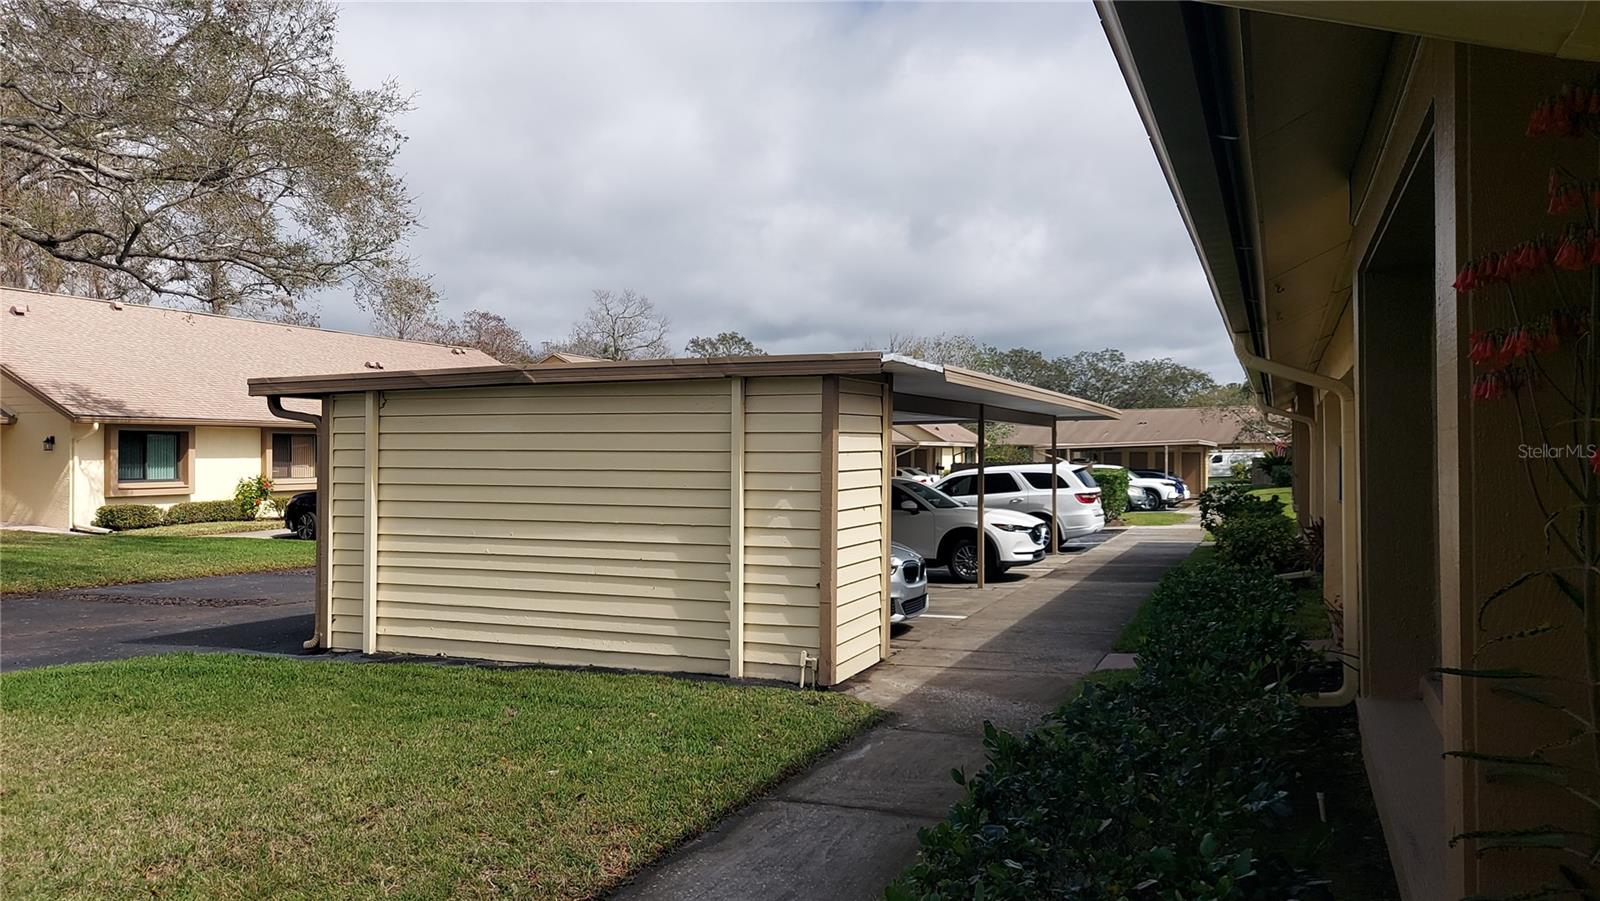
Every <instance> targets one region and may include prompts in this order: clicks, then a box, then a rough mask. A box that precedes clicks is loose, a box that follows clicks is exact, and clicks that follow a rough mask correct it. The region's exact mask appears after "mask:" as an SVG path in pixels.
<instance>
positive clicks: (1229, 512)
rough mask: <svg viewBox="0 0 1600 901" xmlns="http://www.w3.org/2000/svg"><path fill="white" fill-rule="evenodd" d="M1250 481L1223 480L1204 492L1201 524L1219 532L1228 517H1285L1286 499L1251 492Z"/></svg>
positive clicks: (1202, 494) (1201, 499)
mask: <svg viewBox="0 0 1600 901" xmlns="http://www.w3.org/2000/svg"><path fill="white" fill-rule="evenodd" d="M1250 491H1251V486H1250V483H1249V482H1222V483H1219V484H1216V485H1213V486H1211V487H1210V488H1207V489H1206V490H1205V491H1203V492H1201V494H1200V525H1202V526H1204V527H1205V529H1206V531H1208V532H1210V533H1211V534H1213V535H1215V534H1217V530H1218V529H1220V528H1221V527H1222V523H1223V522H1224V521H1225V520H1228V519H1243V518H1247V517H1251V516H1276V517H1278V518H1279V519H1284V518H1285V517H1284V515H1283V501H1282V499H1280V498H1276V497H1262V496H1261V495H1259V494H1251V493H1250Z"/></svg>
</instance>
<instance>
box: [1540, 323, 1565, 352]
mask: <svg viewBox="0 0 1600 901" xmlns="http://www.w3.org/2000/svg"><path fill="white" fill-rule="evenodd" d="M1560 346H1561V338H1560V337H1559V336H1558V335H1556V330H1555V327H1554V326H1550V327H1547V328H1545V330H1544V331H1542V332H1540V333H1539V334H1537V335H1534V336H1533V352H1534V353H1537V354H1547V353H1550V352H1551V351H1553V350H1555V349H1556V348H1558V347H1560Z"/></svg>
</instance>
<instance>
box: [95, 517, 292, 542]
mask: <svg viewBox="0 0 1600 901" xmlns="http://www.w3.org/2000/svg"><path fill="white" fill-rule="evenodd" d="M268 529H277V530H282V529H283V520H281V519H249V520H241V521H238V522H185V523H179V524H178V525H175V526H155V527H154V528H149V529H136V530H133V531H130V532H123V533H122V535H121V537H124V538H161V537H164V536H170V535H177V536H180V537H186V538H193V537H195V536H198V535H233V534H236V533H239V532H265V531H266V530H268Z"/></svg>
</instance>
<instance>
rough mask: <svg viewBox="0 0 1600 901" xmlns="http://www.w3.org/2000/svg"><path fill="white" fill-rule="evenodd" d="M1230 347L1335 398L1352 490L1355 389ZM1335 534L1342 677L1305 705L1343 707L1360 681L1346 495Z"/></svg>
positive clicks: (1250, 362)
mask: <svg viewBox="0 0 1600 901" xmlns="http://www.w3.org/2000/svg"><path fill="white" fill-rule="evenodd" d="M1234 350H1235V353H1237V355H1238V357H1239V362H1240V363H1243V364H1244V367H1245V368H1246V369H1253V370H1255V371H1256V372H1263V373H1266V374H1267V375H1275V376H1279V377H1281V378H1284V379H1287V380H1289V381H1291V382H1299V383H1300V384H1302V385H1306V386H1308V387H1311V388H1320V389H1322V390H1323V391H1327V392H1328V393H1329V394H1332V395H1333V396H1334V397H1337V398H1338V399H1339V441H1340V443H1341V444H1342V445H1343V447H1344V453H1343V454H1342V455H1341V459H1342V462H1343V464H1344V469H1345V471H1346V472H1347V473H1348V474H1349V475H1348V477H1346V478H1345V480H1344V484H1345V486H1346V490H1347V491H1354V490H1355V486H1356V485H1357V484H1359V482H1358V481H1357V479H1356V478H1355V475H1356V461H1357V456H1358V455H1357V454H1356V416H1355V412H1356V395H1355V391H1353V390H1352V389H1351V388H1350V386H1349V385H1346V384H1345V383H1344V382H1341V381H1339V380H1338V379H1335V378H1329V377H1328V376H1325V375H1323V374H1322V373H1320V372H1311V371H1310V370H1306V369H1298V368H1296V367H1294V366H1288V365H1285V364H1283V363H1279V362H1277V361H1276V360H1269V359H1267V358H1266V357H1258V356H1256V355H1255V354H1253V353H1249V352H1248V351H1245V350H1244V349H1243V348H1240V347H1238V345H1237V344H1235V347H1234ZM1257 403H1260V400H1259V399H1257ZM1284 415H1285V416H1289V417H1290V418H1291V419H1293V418H1295V416H1299V415H1302V414H1293V415H1291V414H1289V413H1287V412H1285V413H1284ZM1308 418H1309V417H1308ZM1324 478H1326V474H1325V475H1324ZM1339 535H1340V545H1341V553H1340V559H1339V564H1340V581H1341V582H1342V583H1343V590H1344V656H1343V658H1341V662H1342V663H1343V666H1342V667H1341V668H1340V672H1341V673H1342V674H1343V680H1342V681H1341V682H1340V684H1339V688H1338V690H1337V691H1329V692H1319V693H1317V694H1310V695H1306V696H1304V697H1302V698H1301V699H1300V703H1302V704H1304V705H1305V706H1307V707H1343V706H1345V705H1346V704H1349V703H1350V702H1351V701H1354V700H1355V699H1356V692H1357V691H1358V690H1359V688H1360V682H1359V680H1358V679H1357V678H1356V674H1355V671H1354V667H1353V666H1352V664H1351V662H1350V661H1351V660H1353V659H1358V657H1359V653H1358V652H1359V650H1360V641H1361V638H1360V635H1359V633H1358V632H1357V622H1356V605H1357V584H1358V583H1357V579H1358V578H1359V576H1358V574H1357V570H1356V542H1357V540H1358V539H1357V536H1356V516H1355V504H1353V503H1349V502H1348V499H1345V498H1341V500H1340V503H1339Z"/></svg>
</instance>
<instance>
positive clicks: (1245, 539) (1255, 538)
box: [1212, 515, 1307, 573]
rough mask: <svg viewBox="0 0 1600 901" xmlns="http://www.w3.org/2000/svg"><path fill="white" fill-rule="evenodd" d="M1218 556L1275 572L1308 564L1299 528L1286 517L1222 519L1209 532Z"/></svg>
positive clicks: (1299, 567) (1235, 562)
mask: <svg viewBox="0 0 1600 901" xmlns="http://www.w3.org/2000/svg"><path fill="white" fill-rule="evenodd" d="M1212 534H1213V535H1214V536H1216V539H1217V558H1218V559H1220V560H1222V561H1223V562H1224V563H1229V564H1232V565H1234V566H1240V567H1264V568H1266V569H1268V570H1271V571H1272V572H1274V573H1281V572H1289V571H1290V570H1296V569H1302V568H1304V567H1305V566H1306V565H1307V555H1306V546H1305V541H1304V540H1303V539H1302V538H1301V537H1300V529H1299V527H1297V526H1296V525H1295V524H1294V522H1293V521H1292V520H1290V519H1289V518H1288V517H1285V516H1281V515H1279V516H1246V517H1234V518H1232V519H1228V520H1224V521H1223V523H1222V525H1221V526H1220V527H1219V528H1218V529H1217V530H1216V531H1215V532H1213V533H1212Z"/></svg>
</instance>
